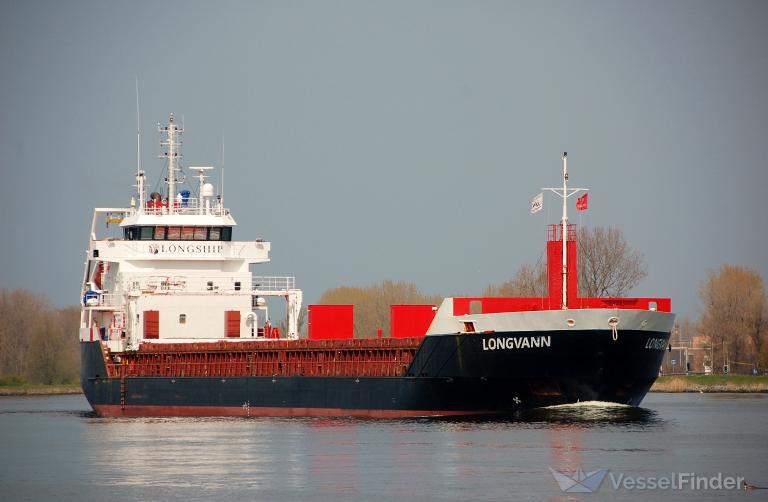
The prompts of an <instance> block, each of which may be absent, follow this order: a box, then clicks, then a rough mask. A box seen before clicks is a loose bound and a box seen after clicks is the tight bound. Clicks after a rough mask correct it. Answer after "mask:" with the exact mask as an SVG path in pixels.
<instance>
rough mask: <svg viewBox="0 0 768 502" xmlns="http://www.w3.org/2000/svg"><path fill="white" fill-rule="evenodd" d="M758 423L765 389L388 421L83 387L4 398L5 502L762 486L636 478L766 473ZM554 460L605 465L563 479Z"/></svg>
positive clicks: (464, 495)
mask: <svg viewBox="0 0 768 502" xmlns="http://www.w3.org/2000/svg"><path fill="white" fill-rule="evenodd" d="M766 426H768V395H765V394H649V395H648V397H647V398H646V399H645V401H644V402H643V407H642V408H627V407H621V406H604V405H599V404H585V405H576V406H565V407H555V408H549V409H542V410H536V411H531V412H526V413H522V414H519V415H516V416H512V417H508V418H506V419H503V420H457V419H450V420H446V419H409V420H387V421H376V420H352V419H317V418H312V419H296V418H291V419H275V418H264V419H260V418H242V419H239V418H226V419H218V418H217V419H212V418H208V419H200V418H162V419H159V418H143V419H136V418H131V419H114V418H111V419H103V418H98V417H96V416H94V415H93V414H92V413H90V408H89V406H88V403H87V402H86V401H85V399H84V398H83V397H82V396H79V395H77V396H50V397H47V396H46V397H2V398H0V500H3V501H6V500H45V499H49V498H50V499H51V500H57V501H60V500H77V501H81V500H87V501H95V500H109V501H123V500H153V501H154V500H182V499H183V500H265V501H273V500H275V501H276V500H312V501H325V500H328V501H336V500H375V501H377V502H379V501H386V500H418V501H421V500H435V501H438V500H439V501H452V500H455V501H464V500H556V501H557V500H675V499H680V498H686V499H690V500H766V499H768V490H752V491H743V490H725V489H719V490H714V489H711V487H709V488H710V489H704V486H703V482H702V481H699V486H698V488H699V489H697V490H694V489H691V486H690V484H691V483H689V484H685V485H684V486H683V487H682V489H676V490H670V489H668V488H667V489H658V488H657V489H653V490H651V489H642V490H641V489H638V486H639V484H640V483H641V481H639V479H640V478H644V479H646V481H645V485H646V488H647V486H648V485H649V483H648V481H647V480H648V479H650V478H654V479H656V480H657V481H655V482H654V483H655V484H662V483H663V481H661V482H659V481H658V480H660V479H662V478H668V479H671V478H672V477H675V476H678V479H680V478H679V476H680V474H679V473H695V476H698V477H702V478H706V479H707V482H708V483H712V484H714V485H717V483H716V482H714V481H710V479H711V478H713V477H717V476H720V478H721V479H722V480H725V479H726V478H728V477H733V478H737V477H739V476H741V477H743V478H745V480H746V481H747V482H748V483H751V484H753V485H758V486H768V428H767V427H766ZM550 467H551V468H553V469H555V470H557V471H561V472H564V473H566V474H571V475H572V473H573V472H574V471H576V469H578V468H581V469H583V470H584V471H585V472H587V473H588V472H592V471H596V470H600V469H609V471H608V473H607V475H604V477H603V481H602V483H601V484H600V485H599V487H598V488H597V489H596V492H595V493H568V492H564V491H562V490H561V488H560V486H559V485H558V483H557V482H556V480H555V478H554V476H553V474H552V472H551V471H550ZM604 474H605V473H604ZM597 475H598V476H599V475H600V473H598V474H597ZM684 476H685V474H684ZM572 477H573V476H572ZM592 480H593V481H594V477H593V478H592ZM617 482H618V483H619V485H618V488H617V487H616V485H615V483H617ZM586 483H587V484H589V480H587V481H586ZM621 483H624V484H621ZM631 483H634V485H633V486H632V487H630V488H628V487H627V484H631ZM721 485H722V483H721ZM585 486H586V485H585ZM589 486H591V487H593V488H594V485H589Z"/></svg>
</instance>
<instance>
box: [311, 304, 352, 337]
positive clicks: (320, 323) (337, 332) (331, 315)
mask: <svg viewBox="0 0 768 502" xmlns="http://www.w3.org/2000/svg"><path fill="white" fill-rule="evenodd" d="M307 317H308V319H307V332H308V334H309V339H310V340H348V339H351V338H353V337H354V335H355V312H354V305H310V306H308V307H307Z"/></svg>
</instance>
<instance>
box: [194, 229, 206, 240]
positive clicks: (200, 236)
mask: <svg viewBox="0 0 768 502" xmlns="http://www.w3.org/2000/svg"><path fill="white" fill-rule="evenodd" d="M207 237H208V227H195V240H196V241H204V240H205V239H206V238H207Z"/></svg>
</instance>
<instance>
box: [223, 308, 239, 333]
mask: <svg viewBox="0 0 768 502" xmlns="http://www.w3.org/2000/svg"><path fill="white" fill-rule="evenodd" d="M224 336H226V337H227V338H240V311H239V310H227V311H226V312H224Z"/></svg>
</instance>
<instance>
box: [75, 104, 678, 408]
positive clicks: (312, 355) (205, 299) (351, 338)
mask: <svg viewBox="0 0 768 502" xmlns="http://www.w3.org/2000/svg"><path fill="white" fill-rule="evenodd" d="M158 129H159V132H160V136H161V139H160V144H161V152H162V153H161V155H160V157H161V158H162V163H163V164H164V169H165V170H164V174H165V176H164V181H163V183H164V184H163V185H162V187H161V188H160V189H159V190H160V191H154V192H149V193H148V189H147V180H146V175H145V172H144V171H143V170H142V169H140V166H139V165H137V169H136V173H135V176H136V185H135V187H136V190H135V193H134V195H133V196H132V197H131V199H130V204H129V207H117V208H96V209H95V211H94V216H93V220H92V224H91V229H90V238H89V244H88V249H87V255H86V260H85V267H84V273H83V281H82V291H81V295H82V296H81V300H82V315H81V324H80V334H79V336H80V345H81V382H82V387H83V391H84V393H85V396H86V398H87V399H88V402H89V403H90V405H91V406H92V408H93V410H94V411H95V412H96V414H98V415H100V416H110V417H111V416H356V417H373V418H388V417H421V416H451V415H495V414H508V413H514V412H515V411H518V410H522V409H526V408H535V407H542V406H548V405H556V404H566V403H575V402H578V401H608V402H615V403H623V404H627V405H632V406H637V405H639V404H640V402H641V401H642V399H643V397H644V396H645V394H646V392H647V391H648V389H649V388H650V387H651V385H652V384H653V382H654V380H655V379H656V377H657V375H658V372H659V367H660V365H661V361H662V358H663V355H664V350H665V349H666V348H667V344H668V340H669V336H670V331H671V329H672V325H673V322H674V314H673V313H672V312H671V301H670V299H668V298H582V297H580V296H579V294H578V282H577V246H576V237H577V235H576V230H575V227H574V225H573V224H571V223H569V222H568V213H567V210H568V204H567V203H568V198H569V197H570V196H572V195H573V194H575V193H577V192H578V191H581V190H583V189H575V188H569V187H568V169H567V156H566V155H565V154H564V155H563V157H562V161H563V184H562V187H558V188H551V189H548V190H550V191H552V192H554V193H555V194H557V195H559V196H560V197H561V198H562V201H563V216H562V219H561V220H560V222H559V223H557V224H554V225H550V226H549V227H548V239H547V243H546V249H547V273H548V294H547V295H546V296H544V297H536V298H507V297H450V298H445V299H444V300H443V301H442V303H441V304H440V305H392V306H391V308H390V313H391V316H390V326H389V328H390V329H389V332H388V334H387V335H388V336H382V333H381V331H379V332H378V333H376V334H374V333H355V332H354V308H353V306H351V305H309V306H308V307H307V309H306V319H307V329H306V334H304V333H302V331H303V330H301V329H300V324H301V322H300V321H301V317H302V316H301V315H300V313H301V309H302V300H303V298H302V291H301V290H300V289H298V288H297V287H296V280H295V278H294V277H291V276H255V275H253V274H252V272H251V269H250V267H251V266H255V265H258V264H263V263H266V262H268V261H269V253H270V250H271V245H270V243H269V242H267V241H264V240H262V239H253V240H235V233H236V223H235V220H234V218H233V216H232V214H231V213H230V211H229V210H228V209H227V208H226V206H225V205H224V198H223V193H222V187H223V178H222V180H221V184H220V186H219V188H218V190H217V189H216V187H214V185H213V184H212V183H211V182H210V178H211V170H212V169H213V168H212V167H211V166H199V167H194V166H190V167H183V166H182V164H181V159H182V155H181V136H182V133H183V130H182V128H181V127H180V125H179V124H178V123H177V122H176V121H175V120H174V118H173V115H171V116H170V118H169V120H168V123H167V124H166V125H163V126H159V127H158ZM187 177H189V179H190V180H191V182H188V181H187ZM161 178H162V177H161ZM187 185H188V186H187ZM102 225H105V227H103V226H102ZM283 301H284V302H285V316H284V319H281V320H280V322H277V323H275V324H274V325H273V320H272V319H271V318H270V308H272V309H273V310H277V309H275V308H274V306H272V307H270V305H272V304H273V303H274V302H280V303H282V302H283ZM278 307H280V305H278ZM281 308H282V307H281Z"/></svg>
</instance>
